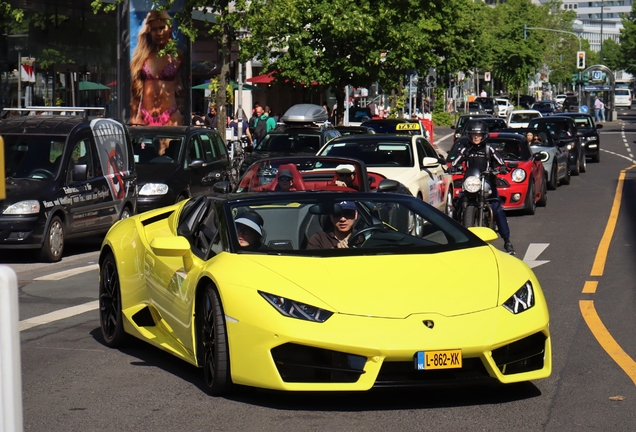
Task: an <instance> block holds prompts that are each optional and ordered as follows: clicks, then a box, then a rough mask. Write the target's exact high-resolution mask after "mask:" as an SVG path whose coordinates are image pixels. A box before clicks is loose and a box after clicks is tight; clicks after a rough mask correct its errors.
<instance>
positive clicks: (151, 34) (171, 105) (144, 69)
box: [130, 10, 184, 126]
mask: <svg viewBox="0 0 636 432" xmlns="http://www.w3.org/2000/svg"><path fill="white" fill-rule="evenodd" d="M172 30H173V26H172V18H171V17H170V15H169V14H168V12H166V11H157V10H151V11H150V12H148V15H146V19H145V20H144V22H143V24H142V26H141V28H140V29H139V35H138V36H137V46H136V47H135V50H134V52H133V55H132V59H131V61H130V73H131V77H132V83H131V107H130V108H131V114H130V121H131V123H132V124H138V125H148V126H174V125H182V124H183V114H182V108H183V107H182V104H183V101H182V93H183V85H182V81H181V78H180V75H179V69H180V68H181V66H182V63H183V59H184V55H183V52H182V51H181V50H177V56H176V57H175V56H172V55H170V54H168V55H163V56H158V55H157V53H158V52H159V51H160V50H161V49H163V48H165V47H166V45H167V44H168V42H170V41H171V40H172Z"/></svg>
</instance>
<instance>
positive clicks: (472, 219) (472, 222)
mask: <svg viewBox="0 0 636 432" xmlns="http://www.w3.org/2000/svg"><path fill="white" fill-rule="evenodd" d="M462 225H464V226H465V227H466V228H468V227H472V226H477V207H475V206H472V205H470V206H466V208H465V209H464V211H463V212H462Z"/></svg>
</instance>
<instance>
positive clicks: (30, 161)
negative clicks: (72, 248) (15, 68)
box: [0, 109, 137, 262]
mask: <svg viewBox="0 0 636 432" xmlns="http://www.w3.org/2000/svg"><path fill="white" fill-rule="evenodd" d="M52 110H55V109H52ZM5 111H8V110H5ZM55 111H59V109H57V110H55ZM74 111H79V110H78V109H75V110H74ZM0 137H1V138H2V139H3V141H4V169H5V175H6V199H5V200H4V201H2V202H0V249H40V250H41V253H40V256H41V259H42V260H44V261H47V262H53V261H58V260H59V259H60V258H61V257H62V252H63V250H64V243H65V241H66V240H67V239H70V238H76V237H88V236H94V235H100V234H104V233H106V232H107V231H108V229H109V228H110V227H111V226H112V225H113V224H114V223H115V222H116V221H117V220H119V219H123V218H126V217H128V216H130V215H132V214H134V213H135V212H136V206H137V191H136V172H135V164H134V158H133V152H132V146H131V143H130V137H129V135H128V133H127V131H126V128H125V127H124V125H123V124H121V123H120V122H118V121H116V120H112V119H106V118H92V119H89V118H88V117H86V116H84V115H29V116H18V117H11V118H6V119H4V120H0Z"/></svg>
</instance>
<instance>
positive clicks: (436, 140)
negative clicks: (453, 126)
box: [433, 132, 455, 143]
mask: <svg viewBox="0 0 636 432" xmlns="http://www.w3.org/2000/svg"><path fill="white" fill-rule="evenodd" d="M454 133H455V132H452V133H449V134H448V135H444V136H443V137H441V138H438V139H433V141H435V142H436V143H438V142H442V141H444V140H445V139H446V138H448V137H452V136H453V134H454Z"/></svg>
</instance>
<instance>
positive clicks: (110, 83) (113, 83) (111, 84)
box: [106, 81, 117, 87]
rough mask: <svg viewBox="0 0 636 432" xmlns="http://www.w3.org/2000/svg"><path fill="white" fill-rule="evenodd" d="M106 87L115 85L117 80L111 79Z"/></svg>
mask: <svg viewBox="0 0 636 432" xmlns="http://www.w3.org/2000/svg"><path fill="white" fill-rule="evenodd" d="M106 85H107V86H108V87H113V86H116V85H117V81H111V82H109V83H108V84H106Z"/></svg>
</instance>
